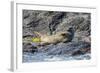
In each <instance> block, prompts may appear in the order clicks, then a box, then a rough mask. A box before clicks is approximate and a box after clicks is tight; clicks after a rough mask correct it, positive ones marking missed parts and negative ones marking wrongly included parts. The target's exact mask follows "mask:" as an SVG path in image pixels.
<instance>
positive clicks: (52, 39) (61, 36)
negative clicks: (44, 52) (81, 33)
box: [35, 27, 74, 45]
mask: <svg viewBox="0 0 100 73" xmlns="http://www.w3.org/2000/svg"><path fill="white" fill-rule="evenodd" d="M35 34H37V35H39V37H40V40H41V44H42V45H44V44H57V43H60V42H64V43H66V42H71V41H72V39H73V37H74V30H73V28H72V27H70V28H69V29H68V30H67V31H61V32H57V33H56V34H54V35H46V34H44V35H43V34H41V33H39V32H35Z"/></svg>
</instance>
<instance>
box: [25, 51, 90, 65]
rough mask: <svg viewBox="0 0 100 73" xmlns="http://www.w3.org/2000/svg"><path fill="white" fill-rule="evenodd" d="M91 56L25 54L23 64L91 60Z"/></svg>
mask: <svg viewBox="0 0 100 73" xmlns="http://www.w3.org/2000/svg"><path fill="white" fill-rule="evenodd" d="M89 59H91V55H90V54H89V53H88V54H84V55H77V56H68V55H46V54H44V53H34V54H33V53H28V52H24V53H23V63H27V62H28V63H31V62H52V61H70V60H89Z"/></svg>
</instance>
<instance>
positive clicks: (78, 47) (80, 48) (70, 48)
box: [39, 42, 90, 56]
mask: <svg viewBox="0 0 100 73" xmlns="http://www.w3.org/2000/svg"><path fill="white" fill-rule="evenodd" d="M89 51H90V44H89V43H87V42H70V43H59V44H57V45H47V46H44V47H42V48H41V49H39V52H43V53H46V54H47V55H64V54H65V55H72V56H73V55H79V54H86V53H89Z"/></svg>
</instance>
